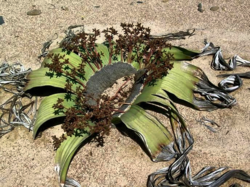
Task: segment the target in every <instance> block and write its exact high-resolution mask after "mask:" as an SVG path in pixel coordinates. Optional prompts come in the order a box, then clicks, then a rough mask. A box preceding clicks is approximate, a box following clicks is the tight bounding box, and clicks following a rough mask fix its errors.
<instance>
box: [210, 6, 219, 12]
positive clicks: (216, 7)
mask: <svg viewBox="0 0 250 187" xmlns="http://www.w3.org/2000/svg"><path fill="white" fill-rule="evenodd" d="M219 9H220V8H219V7H218V6H213V7H211V8H210V10H211V11H217V10H219Z"/></svg>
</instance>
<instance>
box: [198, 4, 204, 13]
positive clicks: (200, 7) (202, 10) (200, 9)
mask: <svg viewBox="0 0 250 187" xmlns="http://www.w3.org/2000/svg"><path fill="white" fill-rule="evenodd" d="M198 11H199V12H204V9H203V8H202V4H201V3H199V4H198Z"/></svg>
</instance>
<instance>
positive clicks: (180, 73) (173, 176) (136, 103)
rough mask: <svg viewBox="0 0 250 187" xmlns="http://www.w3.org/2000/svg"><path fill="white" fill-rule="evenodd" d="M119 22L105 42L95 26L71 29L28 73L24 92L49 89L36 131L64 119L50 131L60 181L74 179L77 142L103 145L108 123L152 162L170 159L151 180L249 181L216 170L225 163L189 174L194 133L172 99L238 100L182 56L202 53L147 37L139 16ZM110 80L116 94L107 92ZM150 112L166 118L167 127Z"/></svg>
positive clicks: (192, 102) (199, 102) (208, 104)
mask: <svg viewBox="0 0 250 187" xmlns="http://www.w3.org/2000/svg"><path fill="white" fill-rule="evenodd" d="M121 27H122V28H123V31H124V34H123V35H122V34H118V33H117V31H116V30H115V29H114V28H112V27H111V28H107V29H105V30H104V31H102V32H103V33H104V34H105V39H106V41H105V42H104V43H101V44H97V43H96V39H97V37H98V36H99V35H100V31H99V30H96V29H94V30H93V34H87V33H85V32H80V33H78V34H74V33H71V34H69V35H68V36H67V37H66V38H65V39H64V40H63V41H62V42H61V43H60V48H57V49H53V50H51V51H50V52H49V53H48V54H47V55H46V56H45V59H44V60H43V62H42V64H41V67H40V68H39V69H38V70H34V71H32V72H31V73H29V75H28V76H27V80H28V83H27V84H26V86H25V88H24V91H25V93H29V94H31V95H36V96H46V97H45V98H44V99H43V101H42V102H41V104H40V107H39V110H38V114H37V118H36V121H35V124H34V128H33V135H34V138H35V137H36V136H37V133H38V131H39V129H40V127H41V126H44V125H45V124H46V123H45V122H48V121H50V120H52V119H63V125H62V129H63V130H64V131H65V134H63V135H62V136H61V137H53V140H54V146H55V149H56V150H57V152H56V171H57V172H58V174H59V178H60V183H61V184H62V185H64V184H75V185H79V184H78V183H77V182H76V181H74V180H68V179H67V171H68V168H69V165H70V162H71V159H72V158H73V156H74V154H75V152H76V151H77V149H78V148H79V147H80V145H81V144H82V143H83V142H84V141H86V140H87V139H89V138H96V139H97V140H98V142H99V143H100V144H102V143H103V138H104V137H105V136H107V135H108V134H109V132H110V128H111V126H112V124H113V125H115V126H117V127H118V126H119V125H120V124H122V123H123V124H125V126H126V127H127V128H128V129H131V130H132V131H133V132H134V133H135V134H137V135H138V136H139V138H140V139H141V140H142V141H143V143H144V145H145V147H146V148H147V150H148V152H149V154H150V156H151V159H152V160H153V161H155V162H158V161H168V160H171V159H175V162H174V163H173V164H172V165H171V166H170V167H168V168H164V169H162V170H159V171H158V172H156V173H153V174H152V175H150V176H149V180H148V186H160V185H165V186H168V185H174V184H175V185H179V186H187V185H188V186H216V185H217V186H218V185H219V184H222V183H224V182H225V181H226V180H228V179H229V178H231V177H236V178H239V179H242V180H246V181H250V178H249V176H248V175H247V174H246V173H245V172H243V171H240V170H235V171H229V172H227V173H226V174H224V175H222V176H220V175H221V172H222V171H224V170H225V169H226V168H219V169H218V170H214V168H205V169H203V170H202V171H201V172H200V173H198V174H197V175H196V176H195V177H194V178H192V177H191V169H190V163H189V160H188V158H187V154H188V152H189V151H190V150H191V149H192V145H193V142H194V140H193V138H192V136H191V134H190V133H189V131H188V129H187V126H186V124H185V121H184V120H183V118H182V116H181V115H180V114H179V112H178V110H177V108H176V107H175V105H174V102H178V103H181V104H184V105H187V106H189V107H192V108H194V109H197V110H215V109H217V108H224V107H231V106H233V105H234V104H235V99H234V98H233V97H231V96H230V95H228V94H227V92H225V90H223V89H221V88H218V87H217V86H215V85H213V84H212V83H211V82H210V81H209V80H208V78H207V77H206V75H205V74H204V72H203V71H202V70H201V69H200V68H198V67H195V66H193V65H191V64H189V63H186V62H181V61H183V60H192V59H193V58H196V57H199V56H202V55H203V53H199V52H195V51H190V50H186V49H183V48H181V47H176V46H171V45H170V44H168V43H166V40H165V39H164V38H152V37H150V36H151V35H150V29H149V28H144V27H143V26H142V25H141V24H139V23H138V24H137V25H133V24H121ZM115 38H116V39H115ZM206 53H208V52H207V51H206ZM121 79H122V80H121ZM118 80H119V81H118ZM119 82H121V83H120V84H119ZM115 84H117V85H118V88H117V90H115V91H114V94H113V95H111V94H107V92H106V91H107V89H108V88H110V87H112V86H114V85H115ZM152 111H153V112H156V113H160V114H163V115H164V116H166V117H167V118H169V119H170V123H171V129H167V128H166V127H165V126H164V124H163V122H162V121H160V120H159V119H158V118H157V117H156V116H155V115H154V114H153V113H152ZM209 172H210V173H209Z"/></svg>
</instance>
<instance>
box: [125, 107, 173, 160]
mask: <svg viewBox="0 0 250 187" xmlns="http://www.w3.org/2000/svg"><path fill="white" fill-rule="evenodd" d="M121 120H122V122H123V123H124V124H125V125H126V126H127V127H128V128H129V129H131V130H133V131H134V132H135V133H136V134H137V135H139V137H140V138H141V139H142V140H143V142H144V144H145V146H146V147H147V149H148V150H149V152H150V153H151V156H152V160H153V161H156V160H157V157H158V155H159V154H160V153H161V152H162V150H163V149H164V148H165V147H167V146H168V145H170V144H171V142H173V138H172V135H171V133H170V132H169V131H168V130H167V129H166V128H165V127H164V125H163V124H162V123H161V122H160V121H159V120H158V119H157V118H155V117H154V116H152V115H151V114H149V113H148V112H146V111H145V110H144V109H142V108H141V107H139V106H137V105H132V106H131V108H130V109H129V110H128V111H127V112H126V113H125V114H123V115H122V116H121Z"/></svg>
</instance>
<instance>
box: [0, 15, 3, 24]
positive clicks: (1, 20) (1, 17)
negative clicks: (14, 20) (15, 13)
mask: <svg viewBox="0 0 250 187" xmlns="http://www.w3.org/2000/svg"><path fill="white" fill-rule="evenodd" d="M2 24H4V20H3V16H0V25H2Z"/></svg>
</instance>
